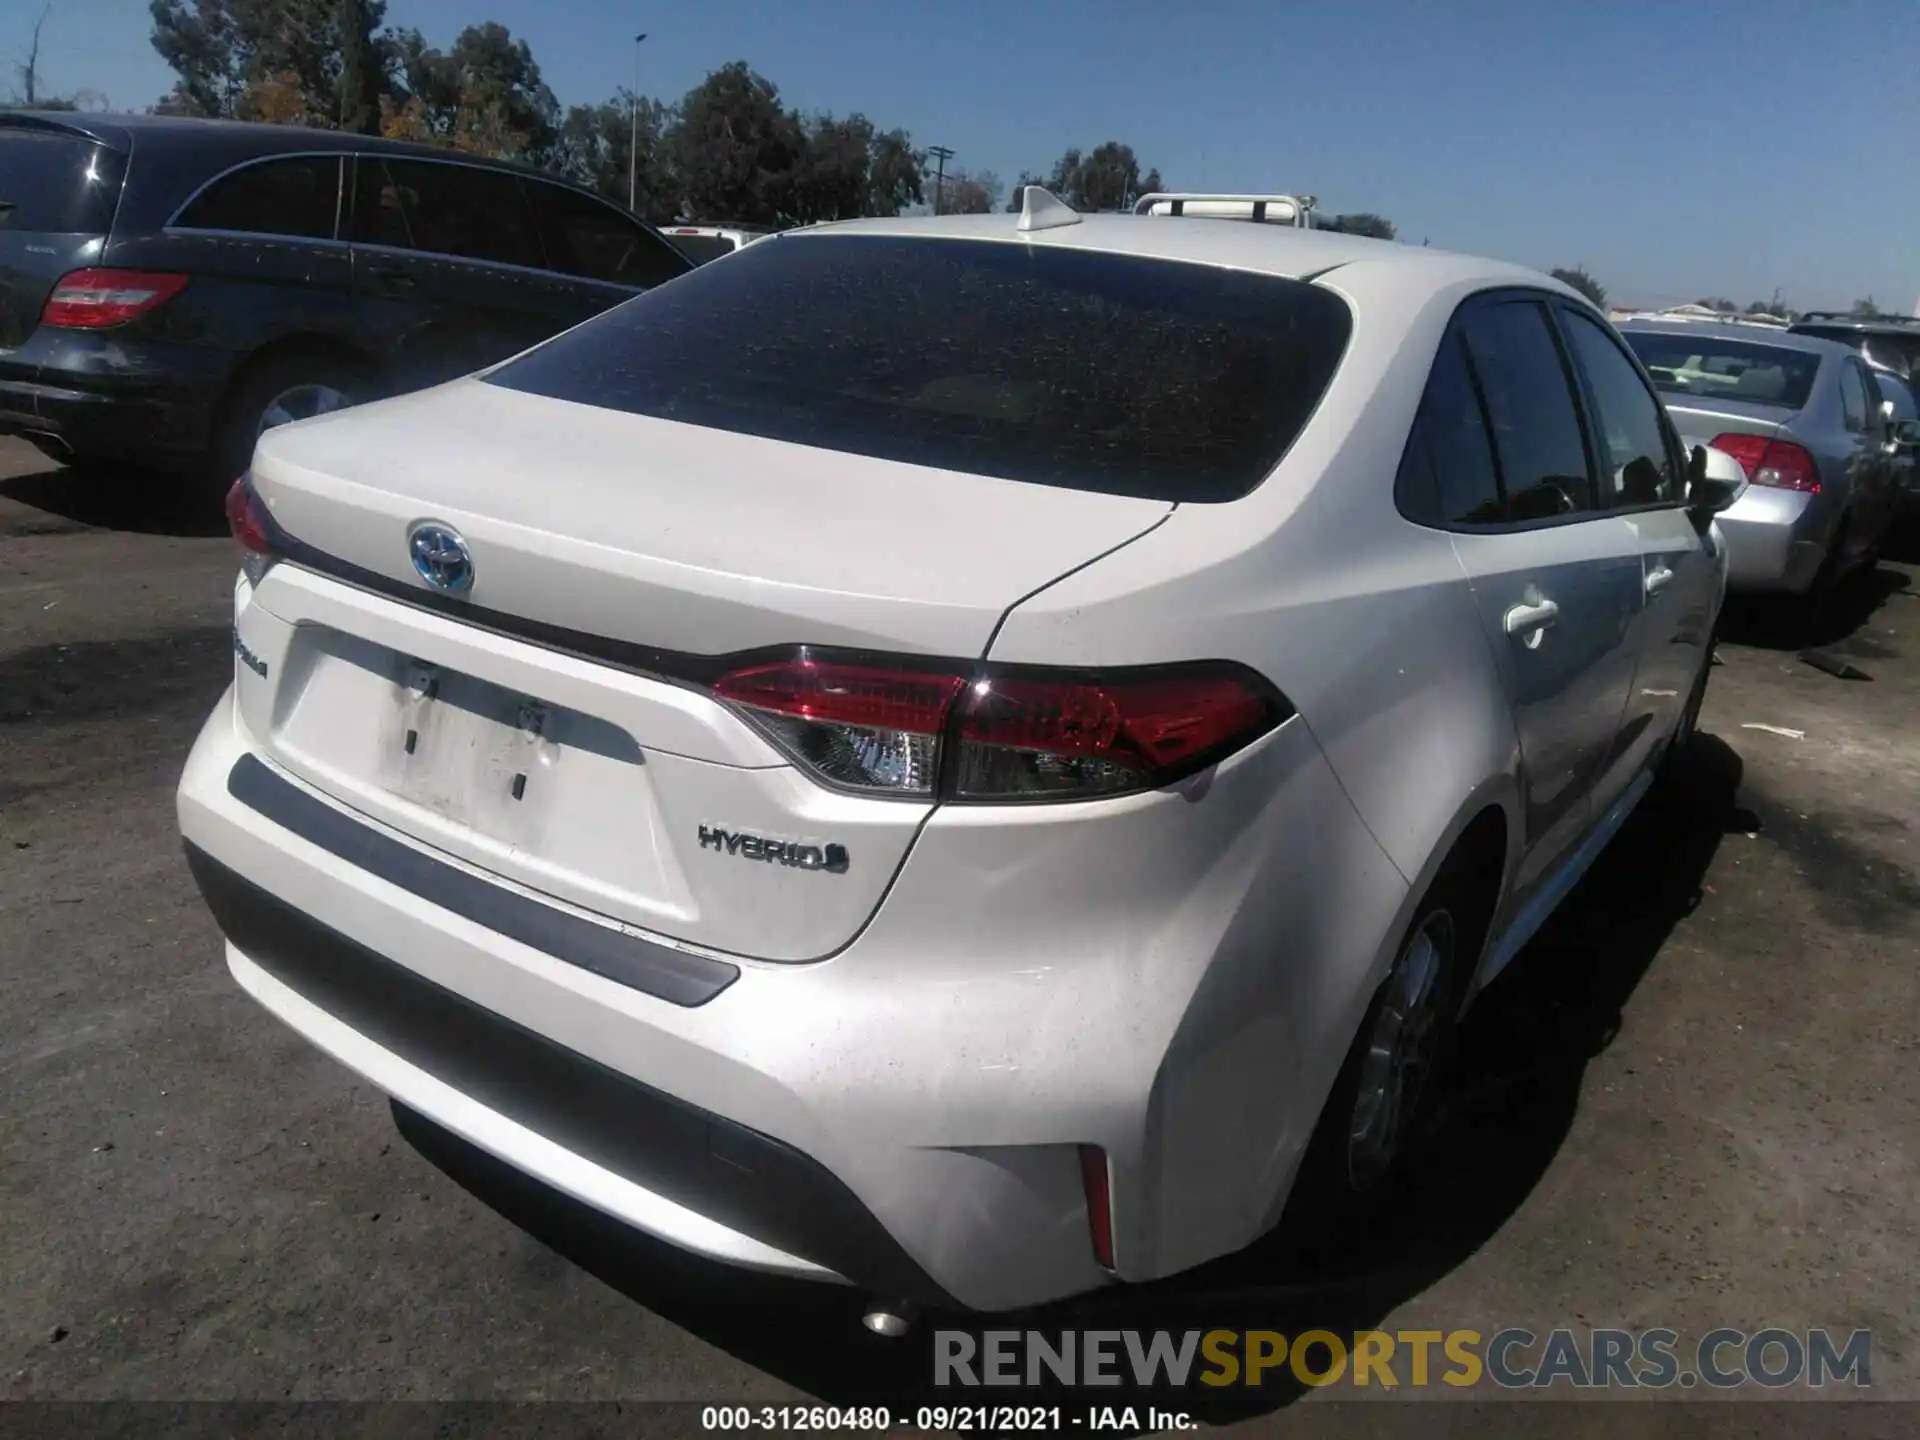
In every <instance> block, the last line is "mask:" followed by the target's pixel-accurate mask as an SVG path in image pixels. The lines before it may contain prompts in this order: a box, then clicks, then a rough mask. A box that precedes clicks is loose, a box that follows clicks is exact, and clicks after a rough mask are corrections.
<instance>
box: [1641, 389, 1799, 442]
mask: <svg viewBox="0 0 1920 1440" xmlns="http://www.w3.org/2000/svg"><path fill="white" fill-rule="evenodd" d="M1665 399H1666V405H1667V414H1668V415H1670V416H1672V417H1673V426H1674V429H1676V430H1678V431H1679V432H1680V439H1681V440H1682V442H1684V443H1685V444H1686V445H1688V446H1694V445H1711V444H1712V443H1713V441H1714V439H1715V437H1716V436H1720V435H1764V436H1766V437H1767V438H1768V439H1773V438H1775V437H1776V436H1780V435H1783V434H1785V433H1786V427H1787V425H1788V423H1789V422H1790V421H1792V419H1793V417H1794V415H1795V414H1796V413H1797V412H1796V411H1793V410H1789V409H1787V408H1786V407H1785V406H1782V405H1765V404H1758V403H1755V402H1752V401H1746V400H1731V399H1726V400H1723V399H1715V400H1712V401H1708V402H1702V403H1698V404H1692V405H1679V404H1675V403H1674V397H1673V396H1672V395H1667V396H1666V397H1665Z"/></svg>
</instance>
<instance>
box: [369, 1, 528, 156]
mask: <svg viewBox="0 0 1920 1440" xmlns="http://www.w3.org/2000/svg"><path fill="white" fill-rule="evenodd" d="M391 53H392V56H393V66H394V70H395V71H396V73H397V76H398V81H399V86H398V91H397V93H396V94H394V95H393V96H392V97H390V99H389V103H388V106H387V113H386V120H385V124H384V126H383V129H384V131H385V133H386V134H387V135H388V136H389V137H390V138H393V139H402V140H419V141H423V142H426V143H429V144H441V145H447V146H451V147H452V148H454V149H456V150H465V151H467V152H468V153H470V154H475V155H490V156H494V157H496V158H500V159H508V160H525V161H528V162H530V163H532V164H547V163H550V162H552V161H553V160H554V158H555V151H556V147H557V145H558V143H559V139H560V124H561V115H560V102H559V101H558V100H556V99H555V98H554V95H553V91H552V90H550V89H549V88H548V87H547V83H546V81H544V80H543V79H541V77H540V65H539V62H537V61H536V60H535V59H534V58H533V50H532V49H531V47H529V46H528V44H527V42H526V41H524V40H516V39H514V38H513V33H512V32H511V31H510V30H508V29H507V27H506V26H504V25H502V24H500V23H498V22H497V21H492V20H489V21H487V22H486V23H485V24H482V25H469V26H468V27H467V28H466V29H464V30H462V31H461V32H460V33H459V35H457V36H456V37H455V38H454V42H453V48H452V49H450V50H448V51H445V52H442V51H439V50H435V49H434V48H432V47H431V46H429V45H428V44H427V43H426V41H425V40H424V39H423V38H422V37H421V35H420V32H419V31H417V30H403V31H401V32H399V33H398V34H397V35H395V36H394V37H393V38H392V41H391Z"/></svg>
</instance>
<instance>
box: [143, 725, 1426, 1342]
mask: <svg viewBox="0 0 1920 1440" xmlns="http://www.w3.org/2000/svg"><path fill="white" fill-rule="evenodd" d="M253 749H254V745H253V742H252V741H251V738H250V737H249V736H248V735H247V734H246V732H245V730H244V729H243V727H242V723H241V721H240V720H239V718H238V716H237V714H236V710H235V706H234V704H233V702H232V697H231V695H229V696H228V697H227V698H225V699H223V700H222V702H221V704H220V705H219V706H218V707H217V708H216V710H215V712H214V714H213V715H212V716H211V717H210V718H209V720H208V722H207V724H206V726H205V728H204V729H203V731H202V733H201V736H200V738H199V740H198V742H197V743H196V745H195V747H194V751H193V754H192V756H191V758H190V759H189V761H188V765H187V769H186V772H185V774H184V776H183V777H182V780H181V785H180V791H179V797H178V806H179V818H180V826H181V831H182V834H183V836H184V838H185V839H186V841H187V843H188V845H189V846H190V847H191V849H192V851H195V852H198V854H197V856H196V858H195V860H194V864H195V868H196V873H197V874H198V875H199V876H200V878H201V883H202V885H203V886H204V887H205V888H206V890H207V894H208V900H209V903H210V904H211V905H212V907H213V909H214V911H215V913H216V915H217V916H218V917H219V919H220V922H221V925H222V928H223V930H224V931H225V932H226V935H227V938H228V951H227V955H228V963H229V966H230V968H231V969H232V970H233V973H234V974H235V976H236V977H237V978H238V979H239V981H240V983H241V984H242V985H243V986H245V987H246V988H247V989H248V990H249V992H250V993H252V994H253V995H254V996H255V997H256V998H257V999H259V1000H260V1001H261V1003H263V1004H264V1005H266V1006H267V1008H269V1009H270V1010H272V1011H273V1012H274V1013H275V1014H276V1015H278V1016H279V1017H280V1018H281V1019H282V1020H284V1021H285V1022H286V1023H288V1024H290V1025H292V1026H293V1027H294V1028H295V1029H296V1030H298V1031H299V1032H300V1033H301V1034H303V1035H305V1036H306V1037H308V1038H309V1039H310V1040H312V1041H313V1042H314V1043H315V1044H317V1045H319V1046H320V1047H321V1048H322V1049H324V1050H327V1051H328V1052H329V1053H331V1054H333V1055H334V1056H335V1057H336V1058H338V1059H340V1060H341V1061H342V1062H344V1063H345V1064H347V1065H348V1066H350V1067H351V1068H353V1069H355V1070H357V1071H359V1072H360V1073H361V1074H363V1075H364V1076H366V1077H367V1078H368V1079H369V1080H370V1081H371V1082H372V1083H373V1084H375V1085H376V1086H378V1087H379V1088H381V1089H383V1090H385V1091H387V1092H388V1093H390V1094H392V1095H393V1096H395V1097H396V1098H397V1099H399V1100H400V1101H402V1102H403V1103H404V1104H406V1105H408V1106H410V1107H411V1108H413V1109H415V1110H418V1111H420V1112H422V1113H424V1114H426V1115H428V1116H429V1117H430V1118H432V1119H434V1120H435V1121H436V1122H437V1123H439V1124H440V1125H442V1126H443V1127H445V1128H447V1129H449V1130H452V1131H454V1132H455V1133H457V1134H461V1135H463V1136H465V1137H466V1138H467V1139H469V1140H470V1141H473V1142H474V1143H476V1144H478V1145H480V1146H481V1147H482V1148H484V1149H487V1150H489V1151H491V1152H493V1153H494V1154H496V1155H498V1156H500V1157H501V1158H503V1159H505V1160H506V1161H508V1162H509V1163H511V1164H513V1165H515V1166H517V1167H519V1168H520V1169H522V1170H524V1171H526V1172H528V1173H529V1174H532V1175H534V1176H535V1177H537V1178H539V1179H541V1180H543V1181H545V1182H546V1183H548V1184H550V1185H553V1186H554V1187H555V1188H557V1189H560V1190H562V1191H565V1192H567V1193H569V1194H572V1195H574V1196H575V1197H576V1198H578V1199H580V1200H582V1201H584V1202H586V1203H588V1204H591V1205H594V1206H596V1207H597V1208H599V1209H602V1210H603V1211H606V1212H607V1213H609V1214H611V1215H613V1216H615V1217H616V1218H619V1219H621V1220H623V1221H625V1222H626V1223H629V1224H632V1225H634V1226H636V1227H638V1228H641V1229H643V1230H646V1231H648V1232H650V1233H653V1234H655V1235H657V1236H660V1237H661V1238H663V1239H666V1240H668V1241H670V1242H672V1243H674V1244H677V1245H680V1246H682V1247H684V1248H686V1249H689V1250H692V1251H695V1252H697V1253H700V1254H704V1255H708V1256H712V1257H713V1258H716V1259H720V1260H723V1261H727V1262H729V1263H733V1264H740V1265H749V1266H755V1267H758V1268H762V1269H768V1270H777V1271H783V1272H786V1273H791V1274H796V1275H806V1276H812V1277H815V1278H820V1279H833V1278H836V1277H837V1278H840V1279H844V1280H847V1281H850V1282H852V1283H854V1284H857V1285H860V1286H862V1287H864V1288H867V1289H870V1290H872V1291H874V1292H876V1293H879V1294H883V1295H900V1296H901V1297H902V1298H911V1299H925V1300H929V1301H931V1302H932V1303H935V1304H957V1305H959V1306H963V1307H968V1308H973V1309H979V1310H1003V1309H1011V1308H1016V1307H1019V1306H1023V1305H1028V1304H1035V1303H1040V1302H1043V1301H1046V1300H1051V1299H1056V1298H1059V1297H1062V1296H1066V1295H1070V1294H1074V1293H1077V1292H1080V1291H1086V1290H1091V1289H1095V1288H1097V1287H1100V1286H1102V1285H1105V1284H1108V1283H1110V1282H1111V1281H1112V1280H1113V1279H1115V1278H1119V1279H1124V1280H1148V1279H1153V1278H1157V1277H1159V1276H1161V1275H1165V1274H1170V1273H1173V1272H1176V1271H1179V1270H1183V1269H1186V1268H1188V1267H1190V1266H1192V1265H1195V1264H1198V1263H1200V1262H1201V1261H1204V1260H1207V1259H1210V1258H1213V1257H1215V1256H1218V1255H1221V1254H1225V1253H1228V1252H1230V1251H1233V1250H1236V1249H1238V1248H1240V1247H1242V1246H1244V1245H1246V1244H1248V1243H1250V1242H1251V1241H1252V1240H1254V1239H1255V1238H1257V1237H1258V1235H1259V1234H1260V1233H1261V1232H1262V1231H1263V1230H1265V1229H1266V1228H1267V1227H1268V1226H1269V1225H1270V1224H1271V1223H1272V1222H1273V1220H1274V1219H1276V1218H1277V1217H1278V1214H1279V1210H1280V1207H1281V1204H1282V1203H1283V1201H1284V1199H1285V1194H1286V1190H1287V1188H1288V1186H1289V1184H1290V1182H1291V1177H1292V1174H1293V1171H1294V1168H1295V1166H1296V1165H1297V1162H1298V1159H1299V1156H1300V1153H1301V1151H1302V1150H1303V1149H1304V1146H1305V1144H1306V1142H1307V1140H1308V1139H1309V1137H1310V1135H1311V1133H1312V1130H1313V1126H1314V1122H1315V1121H1316V1119H1317V1118H1318V1114H1319V1110H1320V1106H1321V1104H1322V1103H1323V1100H1324V1097H1325V1094H1326V1092H1327V1089H1328V1088H1329V1087H1330V1085H1331V1083H1332V1080H1333V1076H1334V1074H1335V1073H1336V1072H1337V1070H1338V1068H1339V1064H1340V1061H1341V1059H1342V1058H1343V1057H1344V1055H1345V1053H1346V1050H1347V1046H1348V1043H1349V1041H1350V1039H1351V1036H1352V1033H1353V1029H1354V1027H1355V1026H1356V1025H1357V1024H1358V1021H1359V1016H1360V1012H1361V1011H1362V1010H1363V1009H1364V1007H1365V1004H1366V1002H1367V1000H1368V998H1369V997H1370V995H1371V993H1372V989H1373V987H1374V985H1375V984H1376V983H1377V981H1378V976H1379V973H1380V970H1381V968H1382V967H1383V966H1384V965H1385V963H1386V961H1387V959H1388V958H1389V956H1390V953H1391V948H1392V941H1393V939H1394V937H1395V936H1397V934H1398V932H1399V928H1400V927H1401V926H1402V925H1403V924H1404V921H1405V911H1406V908H1407V906H1408V905H1409V904H1410V903H1411V900H1410V897H1409V893H1408V889H1407V885H1406V882H1405V881H1404V879H1402V877H1401V876H1400V874H1399V872H1398V871H1396V870H1395V869H1394V868H1393V867H1392V865H1391V863H1390V862H1389V861H1388V860H1387V858H1386V857H1385V855H1384V854H1383V853H1382V852H1381V851H1380V849H1379V847H1378V845H1377V844H1376V843H1375V842H1374V840H1373V838H1372V837H1371V835H1369V834H1368V833H1367V832H1366V831H1365V829H1364V827H1363V826H1361V825H1360V823H1359V821H1358V818H1357V816H1355V815H1354V813H1353V811H1352V808H1351V806H1350V805H1349V804H1348V802H1347V801H1346V799H1345V796H1344V794H1343V792H1342V791H1341V790H1340V788H1339V786H1338V784H1337V782H1336V781H1335V780H1334V778H1333V776H1332V773H1331V771H1330V770H1329V769H1328V767H1327V765H1326V763H1325V761H1324V759H1323V758H1322V757H1321V755H1320V753H1319V750H1318V748H1317V746H1316V745H1315V744H1314V742H1313V740H1312V737H1311V735H1310V734H1309V733H1308V732H1307V730H1306V729H1305V727H1304V726H1302V725H1300V724H1298V723H1294V724H1289V725H1287V726H1283V727H1282V728H1281V729H1280V730H1278V731H1275V732H1274V733H1273V734H1271V735H1269V736H1267V737H1266V738H1265V739H1263V740H1261V741H1259V742H1257V743H1256V744H1255V745H1254V746H1252V747H1250V748H1249V749H1248V750H1247V751H1244V752H1242V753H1241V754H1240V755H1238V756H1236V757H1234V759H1233V760H1232V761H1230V762H1228V764H1226V765H1223V766H1222V767H1221V768H1220V770H1219V771H1217V772H1215V773H1214V774H1213V775H1212V776H1210V777H1198V778H1199V783H1197V784H1194V785H1191V786H1189V787H1188V788H1187V789H1186V790H1184V791H1179V792H1172V791H1170V792H1160V793H1156V794H1153V795H1146V796H1139V797H1131V798H1128V799H1124V800H1119V801H1112V802H1103V803H1101V804H1099V805H1089V806H1054V807H1039V810H1038V811H1033V812H1027V813H1026V814H1024V815H1023V816H1022V818H1021V821H1020V823H1019V825H1017V826H1009V824H1008V823H1007V821H1006V819H1005V817H1004V816H1002V817H1000V818H998V819H996V817H995V815H994V813H993V812H992V811H991V810H987V809H964V810H963V809H954V810H951V811H942V812H940V813H937V814H936V815H935V816H934V817H932V818H931V819H930V820H929V821H928V822H927V824H926V826H925V827H924V830H923V833H922V836H921V838H920V840H919V841H918V842H917V844H916V847H915V850H914V853H913V855H912V857H911V858H910V859H909V861H908V863H907V864H906V865H905V866H904V867H903V869H902V870H901V872H900V874H899V876H898V877H897V879H896V880H895V882H894V884H893V887H892V889H891V891H890V892H889V894H888V896H887V898H886V900H885V902H884V903H883V904H882V906H881V909H880V911H879V912H878V914H876V915H875V916H874V918H873V919H872V920H871V922H870V923H869V924H868V925H867V927H866V928H865V930H864V931H863V932H862V933H861V934H860V935H859V937H858V938H857V939H855V940H854V941H853V942H852V943H851V944H850V945H848V946H847V947H846V948H845V949H844V950H842V951H841V952H840V953H839V954H837V955H835V956H833V957H832V958H831V959H828V960H822V961H817V962H811V963H783V962H766V961H755V960H747V959H738V960H734V959H725V960H724V961H723V963H726V964H729V965H731V966H733V968H735V969H737V970H738V972H739V974H738V977H737V979H734V980H732V981H731V982H730V983H727V984H726V985H725V986H724V987H723V988H721V989H719V990H717V991H716V992H715V993H713V994H712V995H711V996H710V997H708V998H706V999H704V1000H702V999H698V998H693V999H689V998H686V997H682V998H680V999H677V1000H676V999H674V998H670V997H666V996H663V995H661V994H659V993H657V992H649V991H648V990H646V989H644V988H640V987H639V986H638V985H636V984H634V983H623V982H622V981H620V980H616V979H613V978H610V977H609V976H608V975H607V974H605V973H602V972H600V971H598V970H596V969H593V968H589V967H588V966H587V965H586V964H585V963H583V962H582V961H580V960H579V959H577V958H568V956H566V955H561V954H555V953H550V952H549V951H547V950H542V949H539V948H536V947H535V946H534V945H530V944H527V943H525V940H524V939H520V938H515V935H514V934H513V933H511V932H512V927H511V926H508V927H507V928H506V929H504V930H503V929H498V928H493V927H491V926H489V925H486V924H482V923H478V922H477V921H476V920H475V919H474V918H472V916H471V915H470V914H468V913H464V912H463V911H462V910H460V909H457V908H449V906H448V905H445V904H440V903H436V901H435V900H434V899H430V898H428V897H427V896H425V895H423V894H421V893H419V888H418V887H412V888H409V887H408V886H407V885H404V884H397V883H395V882H394V880H392V879H389V878H384V877H383V875H382V874H380V873H376V871H375V870H373V869H369V868H368V867H367V866H364V865H361V864H357V863H354V861H353V860H351V859H349V858H347V857H346V856H343V855H342V854H340V853H337V851H336V849H332V848H328V847H325V846H322V845H318V844H315V843H313V841H312V840H310V839H308V838H305V837H304V836H303V835H302V834H301V833H296V832H295V831H294V830H291V829H289V828H288V827H287V826H286V825H283V824H281V823H279V821H277V820H275V819H274V818H272V817H270V816H268V815H266V814H263V813H262V812H261V811H260V810H259V809H257V808H255V807H254V806H253V805H251V804H249V803H246V801H245V800H243V799H242V798H240V797H239V796H236V794H235V793H234V787H233V784H232V779H233V776H234V773H235V769H236V766H237V765H239V764H240V763H241V762H242V761H243V760H245V759H246V758H247V757H248V756H249V755H250V754H251V753H252V751H253ZM249 763H251V764H259V763H260V762H258V761H257V760H256V761H250V762H249ZM286 783H288V784H290V785H292V784H296V783H297V782H293V781H290V780H289V781H287V782H286ZM300 788H302V789H303V790H304V787H300ZM307 793H308V794H309V795H310V798H311V799H312V801H313V803H315V804H317V805H321V806H325V807H328V808H329V809H331V810H333V811H334V812H336V813H337V814H339V815H340V816H341V817H343V818H345V819H347V820H348V821H350V822H352V823H355V824H359V825H362V826H365V827H366V828H367V830H368V832H369V833H379V834H382V835H384V834H385V832H384V831H380V830H379V829H378V827H375V826H373V825H372V824H371V823H370V822H367V821H365V820H364V819H362V818H361V817H359V816H357V815H355V814H354V813H353V812H350V811H347V810H345V809H343V808H341V807H339V806H337V805H334V804H333V802H331V801H329V800H326V799H325V798H323V797H321V796H319V795H317V794H313V793H312V792H307ZM1041 812H1044V813H1041ZM1303 836H1311V837H1312V843H1311V844H1303V843H1301V837H1303ZM387 838H395V837H387ZM1123 841H1124V844H1123V843H1122V842H1123ZM396 843H401V844H404V845H406V847H407V848H409V849H411V850H414V851H415V852H416V853H420V854H423V855H432V856H433V857H434V859H435V860H436V863H442V864H445V863H447V861H446V859H445V857H441V856H439V855H438V854H437V852H428V851H426V850H424V849H423V848H422V847H419V846H417V845H414V844H413V843H412V842H405V841H398V840H397V841H396ZM1136 855H1137V860H1138V863H1137V864H1136V863H1133V862H1134V860H1135V858H1136ZM462 869H463V873H469V874H473V875H474V876H475V878H476V879H482V880H484V878H485V877H483V876H479V875H478V873H477V872H473V871H471V870H469V869H467V868H466V867H462ZM513 893H514V894H516V895H519V894H520V893H521V892H518V891H514V892H513ZM523 898H525V899H526V900H527V903H529V904H535V905H545V904H546V902H544V901H541V900H539V899H538V898H537V897H523ZM550 908H554V909H556V910H557V909H558V907H550ZM608 933H610V934H617V935H631V934H632V932H631V931H614V930H611V929H610V928H609V930H608ZM682 953H686V952H684V951H682ZM1087 1145H1092V1146H1097V1147H1099V1148H1100V1149H1101V1150H1103V1151H1104V1152H1105V1154H1106V1156H1107V1160H1108V1165H1109V1174H1110V1181H1111V1194H1112V1206H1113V1221H1114V1231H1115V1252H1116V1255H1115V1259H1116V1265H1115V1271H1114V1272H1112V1273H1110V1272H1108V1271H1106V1270H1105V1269H1103V1268H1102V1267H1101V1266H1100V1264H1099V1263H1098V1262H1097V1260H1096V1258H1095V1256H1094V1254H1093V1246H1092V1240H1091V1234H1090V1230H1089V1224H1088V1216H1087V1201H1086V1193H1085V1188H1084V1182H1083V1179H1082V1173H1081V1165H1080V1149H1081V1147H1082V1146H1087Z"/></svg>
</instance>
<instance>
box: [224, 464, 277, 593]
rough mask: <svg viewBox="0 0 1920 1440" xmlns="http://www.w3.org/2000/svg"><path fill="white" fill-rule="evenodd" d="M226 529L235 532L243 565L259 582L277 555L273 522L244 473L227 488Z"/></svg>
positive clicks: (254, 579) (234, 535) (249, 576)
mask: <svg viewBox="0 0 1920 1440" xmlns="http://www.w3.org/2000/svg"><path fill="white" fill-rule="evenodd" d="M227 529H228V530H230V531H232V532H233V539H234V543H235V544H237V545H238V546H239V547H240V550H241V559H240V568H241V569H242V570H243V571H244V572H245V574H246V577H247V580H248V581H249V583H251V584H254V585H258V584H259V583H260V577H261V576H263V575H265V574H266V573H267V567H268V566H269V565H271V564H272V563H273V562H274V559H275V558H276V557H275V553H274V545H273V522H272V521H271V520H269V519H268V518H267V510H266V507H265V506H264V505H262V504H261V503H260V497H259V496H258V495H256V494H254V493H253V485H252V483H251V482H250V481H249V480H248V478H247V477H246V476H245V475H242V476H241V477H240V478H239V479H238V480H236V481H234V482H233V486H232V488H231V489H229V490H228V491H227Z"/></svg>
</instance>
